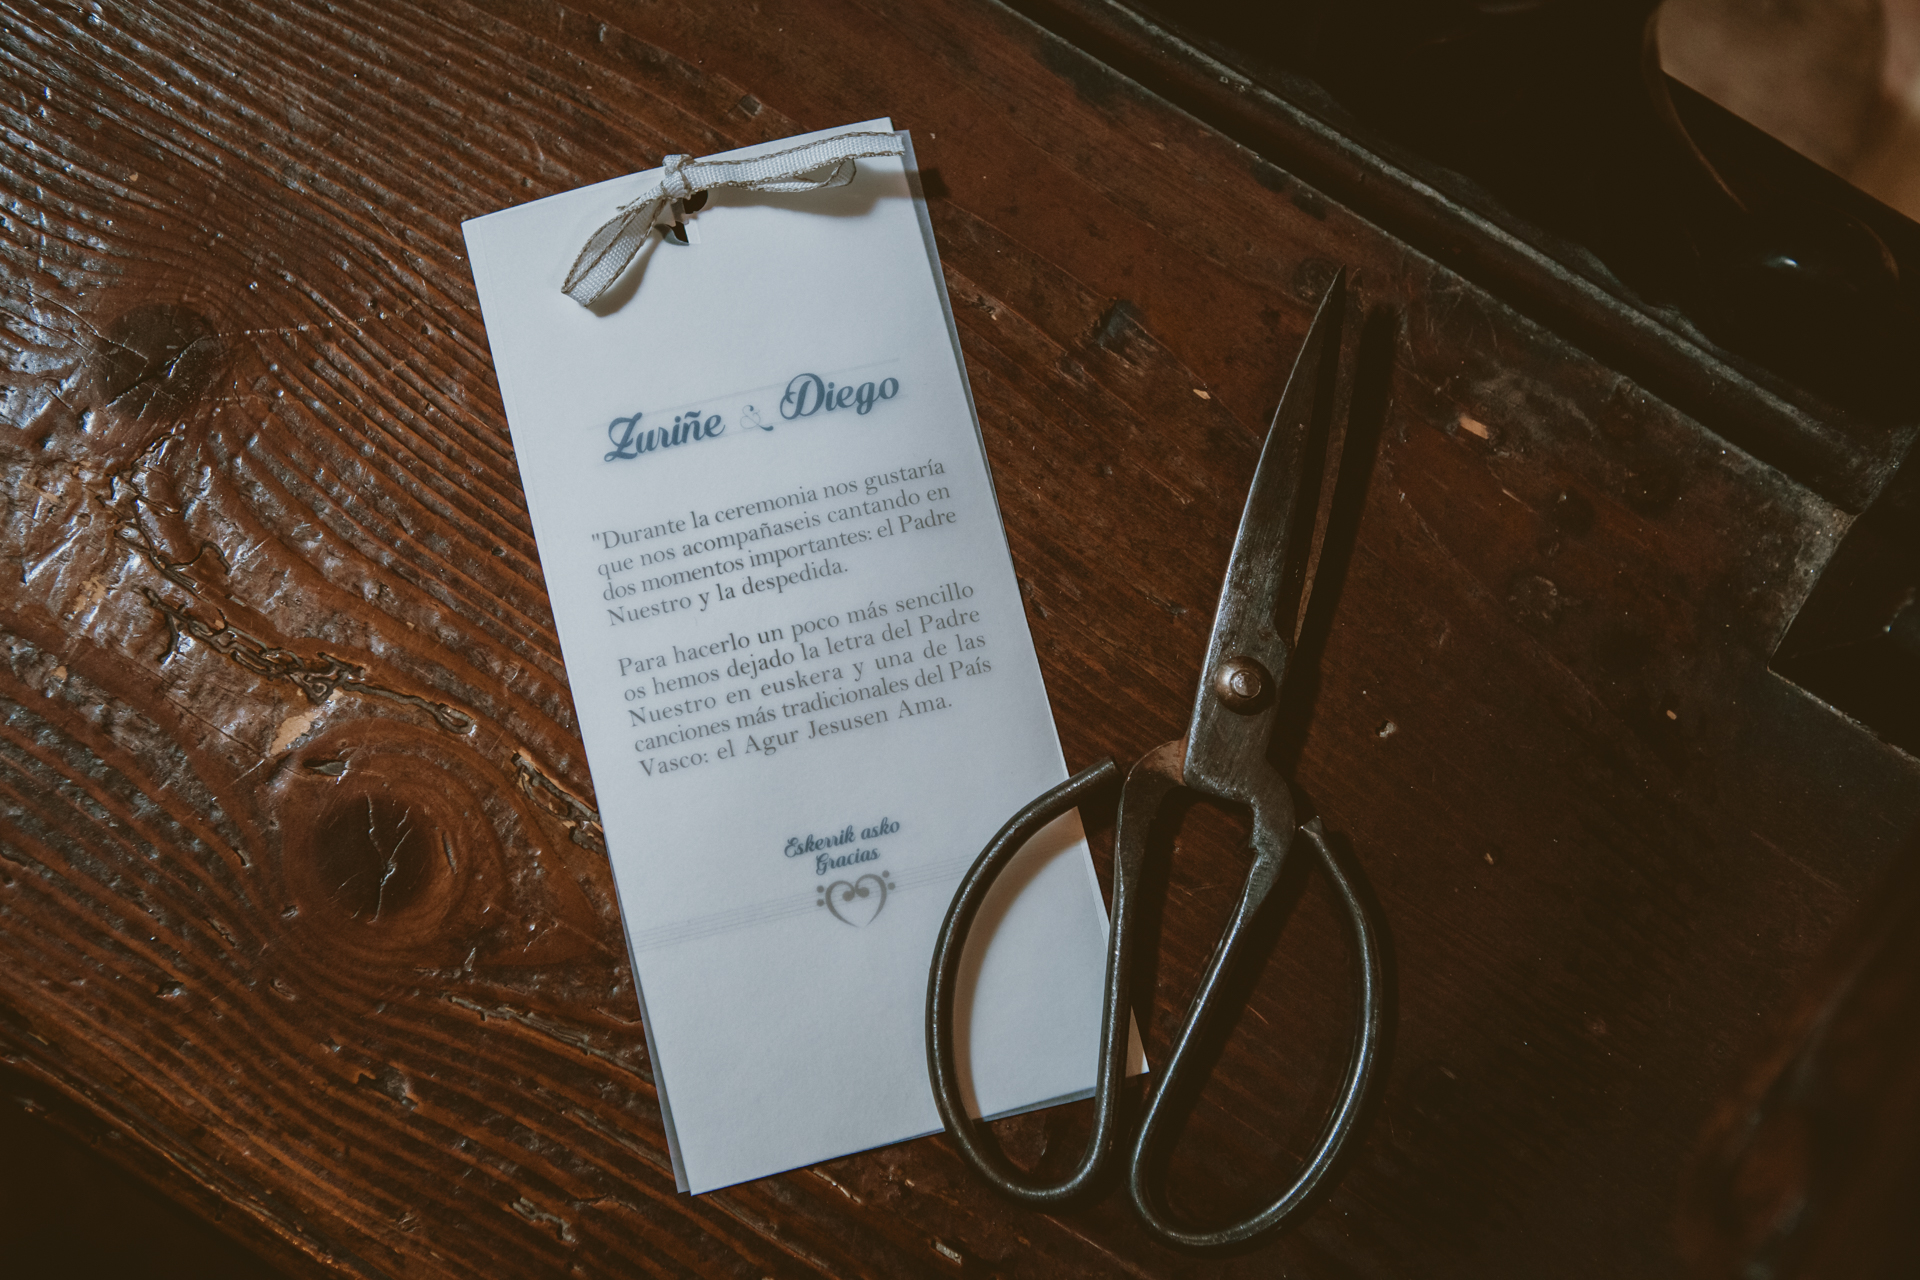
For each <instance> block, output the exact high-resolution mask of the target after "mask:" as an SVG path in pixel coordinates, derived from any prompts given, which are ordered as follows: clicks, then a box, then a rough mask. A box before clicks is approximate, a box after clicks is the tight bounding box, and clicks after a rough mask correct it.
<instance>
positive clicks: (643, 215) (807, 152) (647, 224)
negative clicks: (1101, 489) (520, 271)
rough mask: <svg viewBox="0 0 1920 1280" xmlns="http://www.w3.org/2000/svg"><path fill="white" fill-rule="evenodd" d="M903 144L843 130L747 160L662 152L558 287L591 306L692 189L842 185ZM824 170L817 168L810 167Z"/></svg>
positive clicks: (894, 153) (803, 188) (895, 152)
mask: <svg viewBox="0 0 1920 1280" xmlns="http://www.w3.org/2000/svg"><path fill="white" fill-rule="evenodd" d="M905 152H906V147H905V145H904V144H903V143H902V142H901V141H900V139H899V138H898V137H897V136H895V135H894V134H891V133H882V132H880V131H878V130H849V131H848V132H846V133H836V134H834V135H833V136H832V137H828V138H821V139H819V140H817V141H814V142H809V143H805V144H803V145H801V146H798V147H789V148H788V149H787V150H785V151H775V152H772V153H770V154H768V155H763V156H755V157H754V158H753V159H751V160H711V159H708V160H695V159H694V158H693V157H692V156H668V157H667V158H666V159H665V160H664V161H662V162H661V164H662V167H663V168H664V170H665V172H664V173H663V174H662V175H661V178H660V181H659V182H658V183H656V184H655V185H653V186H651V187H648V188H647V189H646V190H645V191H643V192H641V193H640V194H639V195H638V196H637V197H635V198H634V199H632V200H629V201H628V202H627V203H626V204H623V205H621V206H620V208H619V210H618V211H617V212H615V214H614V216H613V217H612V218H610V219H609V220H608V221H607V222H606V223H604V224H602V226H601V227H600V229H599V230H598V231H595V232H594V233H593V235H592V236H590V237H588V239H587V243H586V245H585V247H583V248H582V249H581V250H580V256H579V257H577V258H575V259H574V260H573V267H572V269H571V270H569V271H568V272H567V279H566V283H564V284H562V285H561V286H560V287H561V289H562V290H564V291H565V293H566V295H567V296H568V297H570V298H572V299H573V300H574V301H575V302H577V303H579V304H580V305H581V306H583V307H586V306H592V305H593V304H594V303H595V302H598V301H599V300H600V297H601V295H603V294H604V293H606V291H607V290H608V289H610V288H612V287H613V282H614V281H615V280H618V279H619V278H620V273H621V272H623V271H625V270H626V269H627V264H628V263H630V262H632V261H633V256H634V255H635V254H637V253H639V252H640V247H641V246H642V245H644V244H645V243H646V242H647V237H648V236H649V235H651V234H653V229H654V227H655V225H656V224H658V223H659V222H660V221H661V215H662V214H663V213H666V212H667V211H668V206H670V205H671V204H672V203H673V202H675V201H677V200H685V199H687V198H689V197H691V196H692V195H693V194H694V193H695V192H699V191H717V190H719V189H720V188H722V187H745V188H746V189H747V190H749V191H818V190H820V189H821V188H822V187H844V186H846V185H847V184H848V183H849V182H852V181H853V175H854V172H855V168H856V166H855V165H854V161H855V160H858V159H864V158H869V157H874V156H897V155H903V154H905ZM821 169H825V170H826V172H825V173H818V172H817V171H818V170H821Z"/></svg>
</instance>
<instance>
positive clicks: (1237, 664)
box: [1213, 658, 1273, 711]
mask: <svg viewBox="0 0 1920 1280" xmlns="http://www.w3.org/2000/svg"><path fill="white" fill-rule="evenodd" d="M1272 683H1273V679H1272V677H1271V676H1269V675H1268V674H1267V669H1266V668H1265V667H1263V666H1261V665H1260V664H1259V663H1257V662H1255V661H1254V660H1253V659H1252V658H1228V659H1227V660H1226V661H1225V662H1223V663H1221V664H1220V670H1219V671H1217V672H1215V673H1214V677H1213V691H1214V693H1216V694H1217V695H1219V698H1220V701H1222V702H1224V703H1226V705H1227V709H1228V710H1229V711H1251V710H1253V708H1254V706H1255V705H1256V704H1258V703H1259V701H1260V699H1262V698H1264V697H1266V696H1267V688H1268V686H1269V685H1271V684H1272Z"/></svg>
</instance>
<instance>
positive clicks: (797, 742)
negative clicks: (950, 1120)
mask: <svg viewBox="0 0 1920 1280" xmlns="http://www.w3.org/2000/svg"><path fill="white" fill-rule="evenodd" d="M856 127H859V128H866V129H876V128H877V129H885V130H891V129H892V127H893V126H892V124H891V122H890V121H886V120H880V121H874V122H870V123H868V124H865V125H861V126H856ZM830 132H839V131H838V130H835V131H830ZM823 136H826V134H824V133H823V134H817V135H810V137H823ZM902 137H903V138H904V134H903V135H902ZM796 141H804V139H802V140H795V139H786V140H782V141H781V142H778V143H773V144H768V145H766V146H762V147H757V148H746V149H743V150H742V151H739V152H734V153H730V156H742V157H744V156H749V155H753V154H756V153H759V152H765V151H771V150H776V149H781V148H785V147H789V146H792V145H794V144H795V142H796ZM911 155H912V153H911V150H909V152H908V157H907V160H906V161H905V162H903V161H901V160H899V159H880V160H862V161H860V162H859V174H858V177H857V178H856V179H855V181H854V182H853V183H852V184H851V185H849V186H846V187H842V188H838V189H831V190H822V191H816V192H811V193H807V194H803V195H789V196H771V195H763V194H753V193H747V192H738V191H721V192H715V193H714V194H713V197H712V200H711V203H710V204H709V205H708V206H707V207H706V208H705V209H704V210H702V211H701V212H700V213H699V214H698V215H697V216H696V218H695V219H694V223H693V229H694V231H695V233H696V235H695V238H696V240H697V243H695V244H693V245H691V246H686V247H683V246H679V245H669V244H665V243H663V242H662V241H661V240H660V239H659V238H658V237H655V238H654V240H653V241H652V243H651V246H650V247H649V248H648V249H646V250H643V256H642V258H641V259H640V260H639V261H637V262H636V263H635V265H634V266H633V267H632V268H631V269H630V270H629V271H628V273H627V276H626V277H625V278H623V280H622V281H621V283H620V284H619V285H618V286H616V288H615V290H614V292H613V294H612V296H611V297H610V298H609V299H608V300H607V301H606V302H605V303H603V304H602V305H600V306H598V307H596V308H595V309H592V310H589V309H587V308H583V307H581V306H579V305H578V304H577V303H575V302H574V301H572V300H571V299H569V298H568V297H566V296H565V295H563V294H562V293H561V292H560V289H559V282H560V280H561V278H562V277H563V275H564V274H565V272H566V269H567V267H568V265H569V263H570V262H571V261H572V260H573V256H574V254H575V253H576V252H577V250H578V249H579V247H580V245H581V244H582V243H584V242H585V240H586V238H587V237H588V236H589V235H590V234H591V233H592V232H593V230H594V229H595V228H596V227H597V226H599V225H600V224H601V223H602V222H603V221H604V220H605V219H606V218H607V217H609V216H610V215H611V213H612V211H613V209H614V208H615V207H616V206H617V205H619V204H621V203H622V202H624V201H625V200H628V199H631V198H632V197H633V195H634V194H635V193H637V192H638V191H640V190H642V189H643V188H645V187H646V186H648V185H649V184H650V183H651V182H653V181H656V180H657V179H658V177H659V171H658V170H655V171H654V172H652V173H648V174H636V175H633V176H630V177H626V178H619V179H615V180H613V181H611V182H604V183H600V184H598V185H596V186H592V187H586V188H582V189H580V190H577V191H571V192H567V193H565V194H563V195H557V196H553V197H550V198H548V199H544V200H539V201H535V202H534V203H531V204H527V205H522V206H519V207H517V208H513V209H507V210H503V211H502V212H499V213H494V214H490V215H488V216H486V217H482V218H476V219H474V220H473V221H470V222H468V223H466V224H465V231H466V239H467V245H468V250H469V254H470V256H471V259H472V264H473V274H474V280H475V283H476V284H477V286H478V289H479V295H480V304H481V309H482V313H483V315H484V318H485V321H486V327H487V337H488V341H489V343H490V344H491V346H492V349H493V359H494V367H495V370H496V372H497V374H498V376H499V380H500V389H501V394H502V397H503V398H504V401H505V404H506V410H507V420H508V423H509V426H510V428H511V431H512V435H513V444H514V451H515V454H516V456H517V458H518V461H519V466H520V474H521V477H522V480H523V481H524V483H525V486H526V493H527V503H528V507H529V509H530V511H531V513H532V516H533V523H534V530H535V533H536V536H537V538H538V542H539V548H540V560H541V565H542V568H543V570H544V572H545V575H546V583H547V589H548V591H549V593H550V594H551V597H552V601H553V610H554V616H555V620H556V622H557V624H558V627H559V633H560V642H561V649H562V654H563V656H564V658H565V660H566V665H567V672H568V677H569V680H570V682H571V685H572V689H573V698H574V704H575V707H576V708H577V710H578V714H579V718H580V727H581V733H582V736H583V738H584V739H585V742H586V748H587V759H588V764H589V767H590V769H591V771H592V774H593V782H594V791H595V794H596V795H597V797H598V801H599V807H600V815H601V819H602V822H603V823H604V826H605V829H606V835H607V845H608V850H609V853H610V856H611V859H612V863H613V871H614V878H615V881H616V883H617V885H618V888H619V894H620V902H621V910H622V913H623V915H624V918H625V924H626V930H627V940H628V945H629V946H630V948H631V950H632V955H633V962H634V969H635V973H636V975H637V977H638V981H639V986H640V990H641V992H642V999H643V1002H644V1006H645V1013H646V1025H647V1030H648V1035H649V1041H650V1045H651V1047H652V1051H653V1063H654V1070H655V1073H656V1082H657V1083H658V1085H659V1087H660V1094H661V1102H662V1106H663V1110H665V1111H666V1112H667V1114H668V1128H669V1138H670V1141H671V1142H672V1146H673V1151H674V1158H675V1172H676V1174H677V1175H678V1177H679V1178H680V1181H681V1185H682V1188H683V1189H689V1188H690V1189H691V1190H693V1191H707V1190H712V1189H714V1188H716V1187H722V1186H726V1185H729V1184H731V1183H735V1182H739V1181H742V1180H745V1179H749V1178H756V1177H760V1176H763V1175H766V1174H771V1173H775V1172H779V1171H781V1170H784V1169H789V1168H793V1167H796V1166H799V1165H804V1164H810V1163H813V1162H815V1161H819V1160H824V1159H829V1158H831V1157H834V1156H839V1155H844V1154H846V1153H849V1152H852V1151H858V1150H862V1149H865V1148H868V1147H873V1146H877V1145H880V1144H883V1143H889V1142H895V1141H899V1140H902V1139H905V1138H911V1137H915V1136H918V1135H920V1134H924V1133H928V1132H932V1131H934V1130H936V1129H938V1128H939V1127H940V1123H939V1118H938V1116H937V1114H936V1112H935V1110H934V1106H933V1099H932V1093H931V1091H930V1088H929V1086H928V1083H927V1070H926V1050H925V1038H924V1031H923V1019H924V1016H925V1015H924V1010H925V1000H926V984H927V966H928V963H929V960H930V957H931V955H932V950H933V940H934V936H935V934H936V932H937V931H938V928H939V924H940V921H941V919H942V917H943V915H944V913H945V911H946V908H947V905H948V903H949V901H950V900H951V898H952V894H953V890H954V888H955V886H956V884H957V883H958V880H959V878H960V876H961V874H962V872H963V871H964V870H965V869H966V867H967V866H968V864H969V863H970V862H971V861H972V859H973V858H974V857H975V856H977V855H978V853H979V851H980V849H981V848H982V846H983V845H984V844H985V843H986V841H987V840H988V838H989V837H991V836H992V834H993V833H994V831H996V830H997V829H998V828H999V826H1000V825H1001V824H1002V823H1003V822H1004V821H1005V820H1006V819H1007V818H1008V817H1009V816H1011V815H1012V814H1013V812H1014V811H1015V810H1016V809H1018V808H1019V807H1020V806H1022V805H1023V804H1025V803H1026V802H1027V801H1029V800H1031V799H1032V798H1033V797H1034V796H1036V795H1037V794H1039V793H1040V792H1041V791H1042V790H1044V789H1045V788H1046V787H1048V786H1051V785H1052V784H1054V783H1055V782H1057V781H1059V780H1060V779H1061V778H1063V777H1065V776H1066V771H1065V766H1064V762H1063V760H1062V757H1061V754H1060V748H1059V743H1058V739H1057V738H1056V736H1055V733H1054V728H1053V722H1052V717H1051V714H1050V712H1049V709H1048V706H1047V699H1046V692H1045V689H1044V688H1043V687H1042V684H1041V679H1040V670H1039V665H1038V663H1037V661H1036V660H1035V657H1034V652H1033V642H1032V639H1031V637H1030V636H1029V635H1028V632H1027V626H1026V619H1025V615H1024V612H1023V610H1022V606H1021V601H1020V595H1019V590H1018V586H1017V584H1016V581H1015V578H1014V574H1013V566H1012V562H1011V559H1010V557H1009V554H1008V550H1007V544H1006V539H1005V534H1004V532H1003V530H1002V529H1001V526H1000V521H999V514H998V509H997V507H996V504H995V500H994V494H993V488H992V482H991V480H990V479H989V477H988V474H987V467H986V459H985V454H984V452H983V450H982V447H981V443H980V437H979V432H978V427H977V424H976V422H975V418H974V414H973V407H972V400H971V396H970V393H969V391H968V388H967V382H966V374H965V369H964V366H963V365H962V363H961V360H960V352H959V346H958V340H957V335H956V333H955V331H954V329H953V326H952V320H951V315H950V312H949V310H948V308H947V301H946V293H945V288H944V286H943V284H942V282H941V277H940V271H939V266H938V262H937V259H936V256H935V251H934V244H933V236H932V229H931V225H930V224H929V223H928V222H927V219H926V212H925V209H924V206H923V205H922V204H921V203H920V202H919V201H918V200H916V199H915V197H914V193H913V189H912V186H911V185H910V182H909V177H908V171H909V169H910V167H911ZM1007 879H1008V883H1007V884H1006V885H1003V886H1002V887H1001V889H999V890H997V891H996V900H993V901H990V902H989V904H988V910H987V911H985V912H983V918H982V921H981V924H980V925H979V926H977V932H978V931H981V930H990V932H988V933H985V934H983V935H982V936H985V937H987V938H988V939H989V941H988V943H987V945H986V947H985V948H984V950H985V956H984V959H983V960H982V961H981V964H980V967H979V970H978V975H977V986H976V988H975V996H974V999H973V1001H972V1003H971V1005H970V1007H969V1012H968V1015H967V1019H966V1022H965V1025H964V1027H963V1030H962V1039H961V1046H962V1071H963V1074H968V1075H970V1077H971V1082H972V1087H973V1090H974V1101H975V1103H976V1107H975V1109H976V1111H977V1112H979V1113H984V1114H988V1115H994V1114H1001V1113H1006V1112H1011V1111H1017V1110H1023V1109H1026V1108H1029V1107H1032V1106H1036V1105H1039V1104H1042V1103H1045V1102H1049V1101H1055V1100H1064V1099H1065V1098H1068V1097H1073V1096H1084V1095H1085V1094H1086V1093H1087V1092H1088V1091H1090V1089H1091V1087H1092V1084H1093V1079H1094V1067H1095V1056H1096V1052H1097V1044H1098V1039H1099V1018H1100V988H1101V984H1102V981H1103V977H1104V970H1105V950H1104V948H1105V938H1106V915H1105V910H1104V907H1103V905H1102V901H1101V897H1100V892H1099V887H1098V884H1097V882H1096V881H1095V879H1094V875H1093V866H1092V862H1091V860H1090V859H1089V857H1088V854H1087V851H1086V846H1085V844H1084V842H1083V841H1082V840H1081V839H1080V828H1079V825H1078V822H1077V819H1074V818H1072V817H1069V818H1067V819H1065V820H1063V821H1062V822H1060V823H1057V824H1055V827H1054V828H1052V829H1050V830H1049V832H1048V833H1046V834H1045V835H1043V837H1042V838H1041V839H1039V840H1036V841H1035V842H1034V845H1033V846H1032V847H1030V848H1029V850H1028V851H1027V852H1026V853H1025V854H1023V855H1022V857H1021V860H1020V861H1019V862H1017V863H1016V864H1015V868H1014V872H1013V873H1010V874H1009V876H1008V878H1007ZM1016 891H1017V892H1016ZM1136 1069H1137V1068H1136ZM669 1097H670V1098H671V1103H670V1105H669V1104H668V1099H669Z"/></svg>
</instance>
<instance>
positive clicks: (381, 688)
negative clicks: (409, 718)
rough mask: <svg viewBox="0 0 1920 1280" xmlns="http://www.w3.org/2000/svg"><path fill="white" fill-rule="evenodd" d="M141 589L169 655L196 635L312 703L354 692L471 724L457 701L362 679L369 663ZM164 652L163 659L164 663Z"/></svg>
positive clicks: (463, 729)
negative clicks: (212, 616) (281, 644)
mask: <svg viewBox="0 0 1920 1280" xmlns="http://www.w3.org/2000/svg"><path fill="white" fill-rule="evenodd" d="M140 594H142V595H144V596H145V597H146V598H147V603H148V604H151V605H152V606H153V607H154V608H155V609H158V610H159V611H160V612H161V614H162V615H164V616H165V617H166V619H167V632H168V636H167V658H171V657H173V655H174V654H175V653H176V652H177V651H178V650H179V647H180V642H181V641H182V640H183V639H193V640H198V641H200V642H201V643H202V644H204V645H206V646H207V647H208V648H210V649H212V650H213V651H214V652H215V653H218V654H220V655H222V656H223V657H226V658H227V659H229V660H231V661H232V662H234V663H236V664H238V665H239V666H241V667H244V668H246V669H247V670H248V671H251V672H253V673H254V674H255V675H258V676H263V677H265V678H266V679H268V680H285V681H287V682H288V683H290V684H292V685H294V686H295V687H296V688H298V689H299V690H300V692H302V693H304V694H306V695H307V700H308V701H309V702H312V703H313V704H315V705H316V706H318V705H320V704H322V703H324V702H326V701H327V699H329V698H331V697H332V696H333V695H334V694H335V693H348V694H357V695H359V696H361V697H366V698H382V699H385V700H386V701H388V702H398V703H403V704H406V705H408V706H415V707H419V708H421V709H422V710H424V711H425V712H426V713H427V714H428V715H430V716H432V717H433V721H434V723H435V724H437V725H439V726H440V727H441V728H442V729H445V730H446V731H447V732H449V733H462V734H464V733H468V732H470V731H471V730H472V729H473V725H474V720H473V717H472V716H470V715H468V714H467V713H466V712H464V711H462V710H460V709H459V708H458V707H454V706H449V705H448V704H446V703H444V702H434V701H432V700H431V699H428V698H423V697H421V696H420V695H419V694H417V693H402V692H400V691H399V690H398V689H390V688H388V687H387V686H385V685H382V684H375V683H373V682H372V681H370V680H368V679H366V674H367V669H366V668H365V667H362V666H359V665H358V664H356V663H352V662H347V661H344V660H342V659H340V658H336V657H334V656H333V655H332V654H330V653H322V654H321V655H320V656H319V657H317V658H303V657H301V656H300V655H299V654H297V653H294V652H293V651H292V650H289V649H280V648H275V647H273V646H271V645H269V644H267V643H266V642H265V641H264V640H261V639H259V638H258V637H257V636H253V635H249V634H248V633H247V632H245V631H242V630H241V629H240V628H238V627H236V626H233V625H232V624H230V623H229V622H228V621H227V618H226V615H225V614H224V613H220V611H219V610H218V609H215V610H214V612H215V613H216V614H219V616H218V618H217V619H216V620H215V621H213V622H208V621H206V620H205V619H203V618H200V617H198V616H196V615H195V614H194V613H192V612H191V611H190V610H187V609H182V608H176V607H175V606H174V605H171V604H169V603H167V601H166V600H165V599H164V598H163V597H162V596H161V595H160V593H159V592H157V591H155V590H154V589H153V588H152V587H141V588H140ZM167 658H162V659H161V663H162V664H163V665H164V664H165V662H166V661H167Z"/></svg>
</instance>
